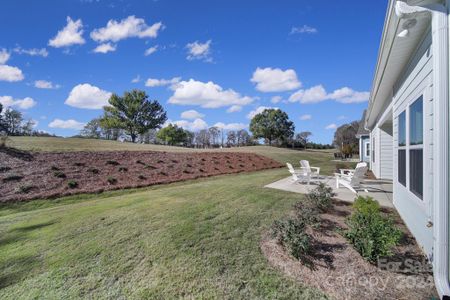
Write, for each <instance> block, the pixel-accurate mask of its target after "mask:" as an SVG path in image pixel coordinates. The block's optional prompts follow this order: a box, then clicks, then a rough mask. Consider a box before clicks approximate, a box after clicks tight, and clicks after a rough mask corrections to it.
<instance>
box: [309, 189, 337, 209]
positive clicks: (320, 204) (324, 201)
mask: <svg viewBox="0 0 450 300" xmlns="http://www.w3.org/2000/svg"><path fill="white" fill-rule="evenodd" d="M334 196H336V193H334V192H333V189H332V188H331V187H329V186H327V185H326V184H325V183H320V184H319V186H318V187H317V188H315V189H314V190H312V191H311V192H309V194H307V195H306V199H307V200H309V201H311V203H312V204H313V205H315V206H316V207H317V208H318V209H319V210H321V211H326V210H327V209H329V208H330V207H331V204H332V200H333V197H334Z"/></svg>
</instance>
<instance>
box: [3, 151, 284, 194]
mask: <svg viewBox="0 0 450 300" xmlns="http://www.w3.org/2000/svg"><path fill="white" fill-rule="evenodd" d="M280 167H283V165H281V164H280V163H278V162H276V161H274V160H272V159H270V158H267V157H264V156H260V155H256V154H252V153H223V152H221V153H215V152H204V153H168V152H154V151H153V152H149V151H146V152H138V151H117V152H113V151H107V152H106V151H105V152H64V153H55V152H54V153H48V152H24V151H20V150H16V149H11V148H8V149H1V150H0V202H12V201H23V200H32V199H43V198H54V197H60V196H67V195H73V194H80V193H98V192H102V191H106V190H116V189H124V188H136V187H145V186H150V185H155V184H162V183H171V182H176V181H183V180H189V179H195V178H200V177H208V176H214V175H221V174H232V173H240V172H250V171H258V170H264V169H271V168H280Z"/></svg>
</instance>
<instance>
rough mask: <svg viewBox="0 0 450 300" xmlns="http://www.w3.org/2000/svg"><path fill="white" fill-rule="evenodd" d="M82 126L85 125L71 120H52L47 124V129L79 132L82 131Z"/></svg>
mask: <svg viewBox="0 0 450 300" xmlns="http://www.w3.org/2000/svg"><path fill="white" fill-rule="evenodd" d="M84 125H85V123H82V122H78V121H75V120H73V119H69V120H61V119H54V120H53V121H51V122H50V123H49V124H48V127H50V128H61V129H75V130H81V129H83V127H84Z"/></svg>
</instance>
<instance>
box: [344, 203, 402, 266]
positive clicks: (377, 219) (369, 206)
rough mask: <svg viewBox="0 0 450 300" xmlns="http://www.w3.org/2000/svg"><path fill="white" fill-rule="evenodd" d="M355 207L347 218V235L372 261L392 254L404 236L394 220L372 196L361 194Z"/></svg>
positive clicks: (363, 254)
mask: <svg viewBox="0 0 450 300" xmlns="http://www.w3.org/2000/svg"><path fill="white" fill-rule="evenodd" d="M353 208H354V211H353V213H352V215H351V216H350V217H349V218H348V219H347V225H348V227H349V228H348V230H346V232H345V237H346V238H347V239H348V240H349V241H350V243H351V244H352V245H353V246H354V247H355V249H356V250H357V251H358V252H359V253H360V254H361V256H362V257H364V258H365V259H366V260H368V261H370V262H375V261H377V259H379V258H380V257H386V256H391V255H392V249H393V247H395V246H396V245H398V243H399V242H400V239H401V237H402V232H401V231H400V230H399V229H398V228H396V227H395V225H394V222H393V220H392V219H391V218H387V217H384V216H383V215H382V213H381V210H380V205H379V204H378V202H376V201H375V200H373V199H372V198H371V197H362V196H359V197H358V198H357V199H356V200H355V203H354V204H353Z"/></svg>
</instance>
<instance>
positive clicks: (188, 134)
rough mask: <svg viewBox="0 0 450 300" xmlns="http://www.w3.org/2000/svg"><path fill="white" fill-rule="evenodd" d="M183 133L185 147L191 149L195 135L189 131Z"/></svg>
mask: <svg viewBox="0 0 450 300" xmlns="http://www.w3.org/2000/svg"><path fill="white" fill-rule="evenodd" d="M184 132H185V134H186V141H185V146H186V147H192V146H193V145H194V140H195V133H193V132H192V131H189V130H185V131H184Z"/></svg>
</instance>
